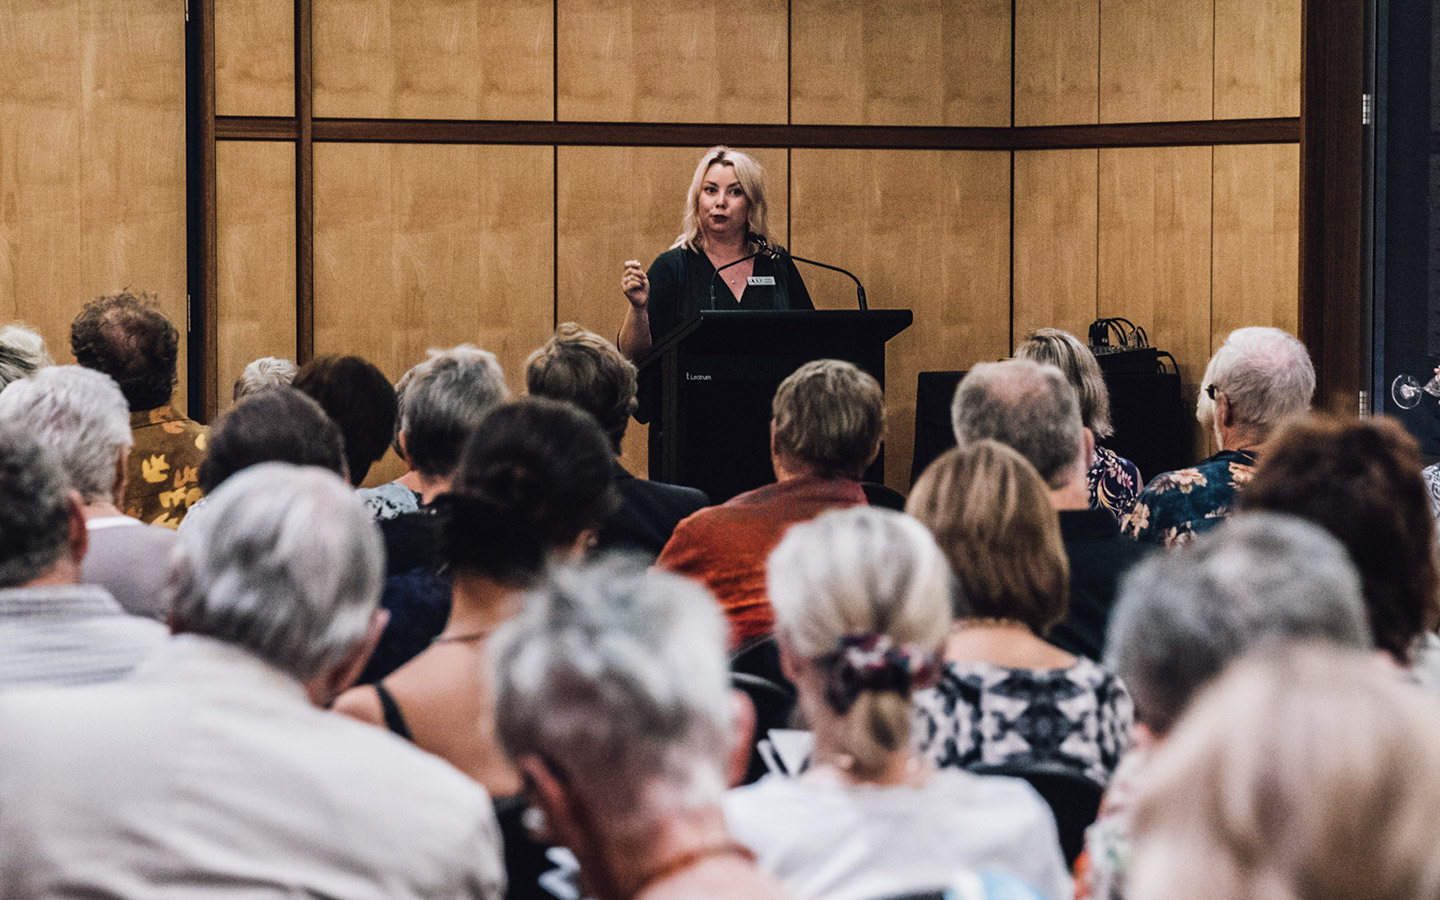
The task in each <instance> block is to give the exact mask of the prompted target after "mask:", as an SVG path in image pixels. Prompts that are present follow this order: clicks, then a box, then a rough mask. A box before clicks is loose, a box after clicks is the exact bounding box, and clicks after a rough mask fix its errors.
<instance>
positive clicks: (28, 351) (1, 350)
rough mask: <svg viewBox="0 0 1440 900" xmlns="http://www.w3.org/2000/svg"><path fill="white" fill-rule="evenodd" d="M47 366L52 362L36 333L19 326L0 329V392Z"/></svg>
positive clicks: (47, 350) (41, 338)
mask: <svg viewBox="0 0 1440 900" xmlns="http://www.w3.org/2000/svg"><path fill="white" fill-rule="evenodd" d="M49 365H54V360H52V359H51V358H50V351H49V349H47V348H46V346H45V339H44V338H43V337H41V336H40V335H39V334H38V333H36V332H35V331H32V330H30V329H29V328H26V327H25V326H24V325H20V324H14V325H6V326H4V327H0V391H3V390H5V386H6V385H8V384H10V382H12V381H19V380H20V379H21V378H28V377H29V376H31V375H33V374H35V373H36V372H37V371H39V370H40V369H42V368H44V367H45V366H49Z"/></svg>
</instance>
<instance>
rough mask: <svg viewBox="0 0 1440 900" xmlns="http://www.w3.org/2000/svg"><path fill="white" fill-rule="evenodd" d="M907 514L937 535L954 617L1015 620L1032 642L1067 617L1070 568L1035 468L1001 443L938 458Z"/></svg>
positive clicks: (950, 452) (957, 450) (982, 444)
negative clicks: (952, 583) (950, 581)
mask: <svg viewBox="0 0 1440 900" xmlns="http://www.w3.org/2000/svg"><path fill="white" fill-rule="evenodd" d="M905 511H906V512H908V513H909V514H910V515H912V516H914V517H915V518H916V519H918V520H920V522H922V523H923V524H924V525H925V526H926V527H927V528H929V529H930V531H931V532H932V533H933V534H934V535H935V540H936V541H937V542H938V543H939V545H940V549H941V550H943V551H944V552H945V555H946V556H947V557H948V558H949V560H950V566H951V568H952V569H953V570H954V572H955V580H956V586H957V591H956V592H955V596H954V608H953V611H954V614H955V615H956V617H966V616H985V617H991V616H993V617H997V618H1008V619H1018V620H1019V621H1021V622H1024V623H1025V624H1026V625H1029V626H1030V629H1031V630H1032V631H1034V632H1035V634H1037V635H1044V634H1045V632H1046V631H1048V630H1049V629H1050V627H1051V626H1052V625H1054V624H1055V623H1056V622H1059V621H1060V620H1061V619H1063V618H1065V612H1066V608H1067V605H1068V604H1067V600H1068V597H1069V593H1070V562H1069V558H1068V557H1067V556H1066V555H1065V544H1064V543H1063V541H1061V539H1060V518H1059V516H1058V515H1057V514H1056V512H1055V509H1054V508H1053V507H1052V506H1051V505H1050V492H1049V489H1048V488H1046V486H1045V482H1044V481H1042V480H1041V478H1040V475H1039V473H1037V472H1036V471H1035V467H1034V466H1032V465H1030V463H1028V462H1027V461H1026V460H1025V457H1023V456H1021V455H1020V454H1019V453H1018V452H1017V451H1015V450H1014V449H1012V448H1011V447H1008V446H1006V445H1004V444H1002V443H1000V442H999V441H993V440H989V439H985V440H979V441H975V442H973V443H970V444H967V445H966V446H965V447H963V448H961V447H955V448H952V449H950V450H947V451H946V452H945V453H943V454H941V455H940V457H939V458H938V459H936V460H935V461H934V462H933V463H931V464H930V467H929V468H927V469H926V470H925V474H923V475H921V476H920V480H919V481H918V482H916V484H915V488H914V489H913V490H912V491H911V492H910V499H909V501H908V502H907V503H906V504H905Z"/></svg>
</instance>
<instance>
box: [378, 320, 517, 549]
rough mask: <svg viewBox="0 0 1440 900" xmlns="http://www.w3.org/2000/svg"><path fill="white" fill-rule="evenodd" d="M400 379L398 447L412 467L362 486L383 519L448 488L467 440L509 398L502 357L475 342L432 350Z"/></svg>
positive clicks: (415, 508) (415, 509)
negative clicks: (397, 475)
mask: <svg viewBox="0 0 1440 900" xmlns="http://www.w3.org/2000/svg"><path fill="white" fill-rule="evenodd" d="M400 384H401V385H403V386H404V393H403V395H402V394H401V392H400V388H398V387H397V389H396V403H397V407H398V409H399V419H398V426H397V430H396V432H395V443H396V448H397V449H396V452H397V453H398V454H399V456H400V457H401V458H402V459H404V460H405V462H406V463H407V464H409V467H410V470H409V471H408V472H406V473H405V475H403V476H401V477H400V478H398V479H396V480H395V481H389V482H386V483H385V484H382V485H380V486H379V487H373V488H362V489H361V490H360V498H361V499H362V500H364V501H365V506H366V508H367V509H369V510H370V512H371V513H372V514H373V515H374V516H375V518H377V519H380V520H385V519H393V518H395V517H397V516H400V515H402V514H404V513H413V512H418V511H419V510H420V507H421V506H423V505H425V504H427V503H429V502H430V501H431V500H433V499H435V497H437V496H439V495H440V494H442V493H444V492H445V491H446V490H448V489H449V487H450V476H451V474H452V473H453V472H454V471H455V466H456V465H458V464H459V462H460V452H461V451H462V450H464V449H465V441H466V440H467V439H469V437H470V435H471V434H472V433H473V432H474V431H475V428H476V426H478V425H479V424H480V420H481V419H484V418H485V415H486V414H487V413H489V412H490V410H492V409H494V408H495V407H497V406H499V405H500V404H501V403H504V402H505V401H506V400H509V399H510V389H509V388H508V387H506V386H505V373H504V372H503V371H502V370H501V368H500V361H499V360H498V359H496V358H495V354H493V353H491V352H490V351H489V350H481V349H480V348H479V347H476V346H475V345H473V344H460V345H459V346H456V347H450V348H448V349H445V350H436V349H432V350H431V351H430V353H429V356H428V358H426V360H425V361H424V362H422V363H419V364H418V365H415V366H414V367H412V368H411V369H410V371H408V372H406V373H405V375H404V377H403V378H401V379H400ZM391 570H392V571H393V570H394V567H393V566H392V567H391Z"/></svg>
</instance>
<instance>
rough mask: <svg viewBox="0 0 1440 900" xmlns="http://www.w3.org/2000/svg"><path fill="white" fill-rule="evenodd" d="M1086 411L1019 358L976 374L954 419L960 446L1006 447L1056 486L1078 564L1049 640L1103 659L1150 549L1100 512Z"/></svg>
mask: <svg viewBox="0 0 1440 900" xmlns="http://www.w3.org/2000/svg"><path fill="white" fill-rule="evenodd" d="M1059 333H1060V334H1064V332H1059ZM1067 337H1068V335H1067ZM1070 340H1071V341H1074V340H1075V339H1074V338H1070ZM1076 344H1077V346H1078V342H1076ZM1061 346H1068V345H1065V344H1064V343H1063V342H1061ZM1081 349H1082V350H1083V349H1084V348H1083V347H1081ZM1085 353H1086V354H1087V356H1088V354H1089V351H1088V350H1086V351H1085ZM1091 365H1092V366H1093V365H1094V361H1093V359H1092V360H1091ZM1096 378H1097V379H1098V378H1099V369H1098V368H1097V369H1096ZM1103 388H1104V383H1103V382H1102V383H1101V389H1102V390H1103ZM1080 411H1081V404H1080V403H1078V402H1077V395H1076V393H1075V390H1074V388H1073V387H1072V386H1071V385H1070V384H1068V383H1067V382H1066V381H1065V377H1064V375H1063V374H1062V373H1061V371H1060V370H1059V369H1057V368H1055V367H1054V366H1049V365H1042V364H1039V363H1034V362H1030V361H1029V360H1022V359H1012V360H1006V361H1005V362H998V363H979V364H977V365H976V366H975V367H974V368H972V369H971V370H970V372H969V374H967V375H966V376H965V379H964V380H963V381H961V382H960V386H959V388H958V389H957V390H956V391H955V400H954V403H953V404H952V407H951V419H952V422H953V424H954V428H955V439H956V441H957V443H958V444H959V446H962V447H964V446H968V445H969V444H971V443H973V442H974V441H977V440H984V439H991V440H996V441H999V442H1000V443H1002V444H1006V445H1008V446H1010V447H1011V448H1013V449H1014V450H1016V451H1018V452H1019V453H1020V455H1021V456H1023V457H1025V459H1026V460H1027V461H1028V462H1029V463H1030V464H1031V465H1032V466H1034V467H1035V470H1036V471H1037V472H1039V474H1040V477H1041V478H1042V479H1044V481H1045V484H1046V486H1047V487H1049V489H1050V504H1051V505H1052V506H1054V507H1055V509H1056V511H1057V512H1058V513H1059V515H1060V537H1061V539H1062V540H1063V541H1064V544H1065V555H1066V557H1067V559H1068V561H1069V564H1070V600H1069V606H1068V612H1067V613H1066V615H1065V618H1064V619H1063V620H1061V621H1060V622H1058V623H1057V624H1056V625H1055V627H1054V628H1052V629H1051V630H1050V632H1049V634H1048V635H1047V636H1046V637H1047V639H1048V640H1049V641H1050V643H1052V644H1054V645H1055V646H1057V647H1059V648H1060V649H1061V650H1065V651H1068V652H1070V653H1075V654H1078V655H1081V656H1088V657H1089V658H1090V659H1094V660H1098V659H1100V657H1101V654H1102V652H1103V650H1104V647H1105V629H1106V627H1107V625H1108V623H1109V621H1110V608H1111V607H1112V606H1113V605H1114V603H1115V591H1116V589H1117V585H1118V584H1119V581H1120V576H1121V575H1122V574H1123V573H1124V572H1125V571H1126V570H1128V569H1129V568H1130V567H1131V566H1132V565H1134V564H1135V562H1136V561H1137V560H1139V559H1140V557H1142V556H1144V555H1145V552H1146V547H1145V546H1144V545H1142V544H1137V543H1136V542H1135V541H1132V540H1130V539H1129V538H1126V537H1123V536H1122V535H1121V534H1120V526H1119V525H1118V524H1116V522H1115V517H1114V515H1113V514H1111V512H1109V511H1108V510H1105V509H1095V508H1092V507H1093V504H1092V502H1091V496H1090V492H1089V489H1088V488H1087V486H1086V474H1085V473H1086V471H1087V469H1088V468H1089V463H1088V460H1089V458H1090V455H1091V452H1092V451H1093V450H1094V448H1095V437H1094V435H1093V433H1092V432H1091V431H1090V430H1089V428H1088V427H1087V426H1085V425H1084V424H1083V423H1082V418H1081V414H1080ZM1117 458H1118V457H1117Z"/></svg>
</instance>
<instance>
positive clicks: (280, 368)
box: [231, 356, 300, 401]
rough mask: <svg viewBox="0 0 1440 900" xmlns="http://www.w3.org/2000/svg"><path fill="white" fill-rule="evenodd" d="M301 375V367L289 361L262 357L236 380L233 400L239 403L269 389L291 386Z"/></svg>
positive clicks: (274, 357) (247, 367)
mask: <svg viewBox="0 0 1440 900" xmlns="http://www.w3.org/2000/svg"><path fill="white" fill-rule="evenodd" d="M299 373H300V367H299V366H297V365H295V363H293V362H291V361H290V360H288V359H281V358H280V357H278V356H262V357H260V358H259V359H257V360H255V361H254V362H252V363H250V365H248V366H246V367H245V369H244V370H243V371H242V372H241V373H240V377H239V378H236V379H235V391H234V397H232V398H231V399H232V400H237V401H238V400H239V399H241V398H242V397H248V396H250V395H251V394H257V393H259V392H260V391H263V390H265V389H267V388H273V387H282V386H284V385H288V384H291V383H292V382H294V381H295V376H296V375H298V374H299Z"/></svg>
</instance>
